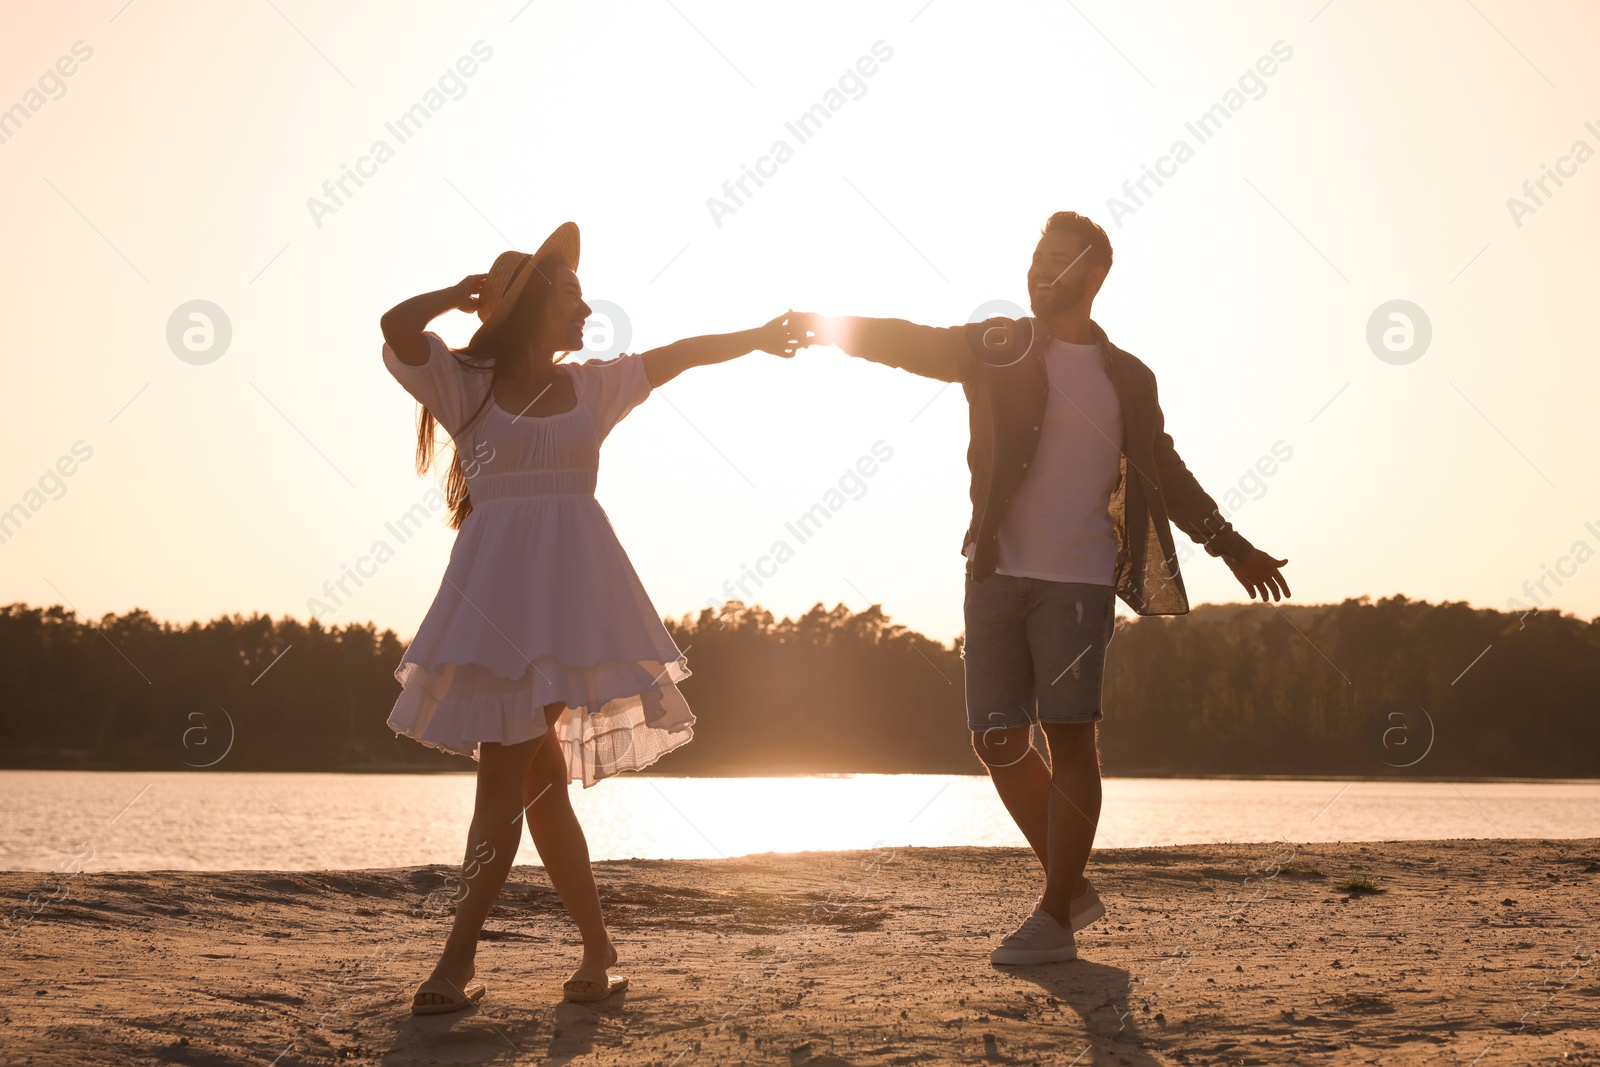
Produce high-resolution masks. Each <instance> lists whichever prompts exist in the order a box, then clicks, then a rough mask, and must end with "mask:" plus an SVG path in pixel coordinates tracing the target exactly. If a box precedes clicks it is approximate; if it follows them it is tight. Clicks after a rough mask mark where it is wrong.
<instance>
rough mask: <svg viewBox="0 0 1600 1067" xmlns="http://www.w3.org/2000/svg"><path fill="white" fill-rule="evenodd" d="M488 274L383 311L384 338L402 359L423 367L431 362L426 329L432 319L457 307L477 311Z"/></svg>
mask: <svg viewBox="0 0 1600 1067" xmlns="http://www.w3.org/2000/svg"><path fill="white" fill-rule="evenodd" d="M487 277H488V275H487V274H469V275H467V276H466V277H465V278H462V279H461V280H460V281H459V282H457V283H456V284H454V285H452V286H450V287H449V288H448V289H437V290H435V291H434V292H431V293H423V294H421V295H420V296H414V297H412V298H411V299H409V300H402V301H400V303H398V304H396V305H395V306H394V307H392V308H390V309H389V310H388V311H385V312H384V313H383V317H382V318H381V319H379V320H378V324H379V326H381V327H382V328H383V339H384V340H385V341H386V342H388V345H389V347H390V348H392V349H394V354H395V357H396V358H397V359H399V360H400V362H401V363H404V364H406V365H408V366H412V367H420V366H422V365H423V364H424V363H426V362H428V342H427V340H426V339H425V338H424V337H423V336H422V330H423V328H424V327H425V326H427V325H428V323H430V322H432V321H433V320H434V319H436V318H438V317H439V316H440V315H443V314H444V313H445V312H446V311H449V310H451V309H452V308H454V309H455V310H457V311H466V312H469V313H475V312H476V311H477V310H478V294H479V293H480V292H482V291H483V280H484V279H485V278H487Z"/></svg>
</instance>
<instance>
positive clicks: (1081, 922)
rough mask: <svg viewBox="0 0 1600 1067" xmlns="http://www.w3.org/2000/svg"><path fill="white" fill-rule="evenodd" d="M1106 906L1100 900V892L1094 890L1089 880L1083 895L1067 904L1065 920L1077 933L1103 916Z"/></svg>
mask: <svg viewBox="0 0 1600 1067" xmlns="http://www.w3.org/2000/svg"><path fill="white" fill-rule="evenodd" d="M1105 914H1106V906H1105V904H1104V903H1102V902H1101V900H1100V894H1099V893H1096V892H1095V891H1094V883H1093V882H1089V883H1088V888H1087V889H1085V890H1084V891H1083V895H1082V896H1079V897H1077V898H1076V899H1074V900H1073V902H1072V903H1071V904H1070V905H1068V913H1067V922H1068V923H1070V924H1071V926H1072V932H1073V933H1077V932H1078V931H1079V930H1082V929H1083V928H1084V927H1085V926H1088V925H1089V924H1090V923H1092V922H1098V921H1100V920H1101V919H1103V918H1105Z"/></svg>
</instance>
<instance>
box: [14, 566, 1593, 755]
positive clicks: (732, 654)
mask: <svg viewBox="0 0 1600 1067" xmlns="http://www.w3.org/2000/svg"><path fill="white" fill-rule="evenodd" d="M667 626H668V629H669V631H670V632H671V633H672V636H673V639H674V640H675V641H676V642H677V644H678V647H679V648H682V649H685V650H687V654H688V659H689V666H690V669H691V670H692V671H693V675H692V677H690V678H689V679H688V680H686V681H685V682H684V683H683V686H682V689H683V692H684V695H685V697H686V698H687V699H688V701H689V704H690V706H691V707H692V708H693V709H694V712H695V715H696V718H697V722H696V724H695V740H694V742H693V743H692V744H689V745H687V746H685V747H683V748H681V749H679V750H678V751H676V752H674V753H672V754H670V755H669V756H667V757H665V758H664V759H663V760H662V761H661V762H660V763H658V764H657V765H656V767H655V768H654V770H656V771H658V772H660V773H663V774H682V775H744V774H796V773H800V774H825V773H852V772H857V773H912V772H916V773H981V771H982V767H981V765H980V764H979V763H978V762H977V760H976V757H975V756H974V755H973V754H972V750H971V745H970V736H969V734H968V733H967V730H966V726H965V714H964V710H963V708H964V701H963V676H962V660H961V649H960V642H959V640H958V641H956V642H955V643H953V644H951V645H945V644H942V643H940V642H938V641H935V640H932V639H930V638H928V637H925V636H923V635H922V634H919V633H916V632H914V631H911V630H908V629H907V628H906V627H904V626H900V625H898V624H895V623H894V622H892V621H891V619H890V618H889V616H887V615H886V614H884V612H883V610H882V609H881V607H878V606H873V607H870V608H868V609H866V610H865V611H860V612H852V611H850V610H849V609H847V608H845V607H844V606H843V605H839V606H836V607H834V608H832V609H828V608H826V607H824V606H823V605H821V604H818V605H817V606H815V607H813V608H812V609H811V610H810V611H808V612H806V613H805V614H804V615H801V616H800V617H799V618H783V619H778V618H775V617H774V616H773V615H772V614H771V613H770V612H768V611H766V610H764V609H762V608H761V607H759V606H755V605H745V604H741V603H738V602H730V603H729V604H727V605H724V607H723V609H722V610H720V611H712V610H711V609H709V608H708V609H706V610H704V611H702V612H700V613H699V614H698V615H692V616H685V617H683V618H681V619H676V620H667ZM404 651H405V645H404V644H403V643H402V642H401V641H400V640H399V639H398V638H397V637H396V636H395V634H394V633H393V632H392V631H389V630H384V631H382V632H379V631H377V630H376V628H375V627H373V626H372V625H371V624H356V623H351V624H347V625H344V626H332V627H324V626H323V625H322V624H321V623H319V622H317V621H316V620H312V621H310V622H304V623H303V622H300V621H299V620H296V619H293V618H287V617H285V618H280V619H276V620H274V619H272V618H271V617H269V616H265V615H251V616H250V617H248V618H246V617H242V616H238V615H234V616H230V617H224V618H218V619H213V620H212V621H210V622H207V623H205V624H200V623H189V624H187V625H177V624H173V623H167V622H158V621H156V620H155V619H152V618H151V617H150V616H149V615H148V614H147V613H145V612H143V611H133V612H129V613H127V614H125V615H106V616H104V617H103V618H101V619H99V620H97V621H89V620H84V619H79V618H78V617H77V615H76V614H75V613H74V612H72V611H70V610H67V609H64V608H62V607H60V606H52V607H46V608H36V607H29V606H27V605H23V604H12V605H9V606H7V607H4V608H0V670H3V671H4V675H3V677H4V678H5V679H6V683H5V685H4V687H3V689H0V693H3V695H0V751H3V755H0V765H4V766H5V767H9V768H99V769H184V768H186V767H188V768H194V769H196V770H201V769H212V770H274V771H287V770H304V771H312V770H315V771H362V770H369V771H380V770H381V771H400V770H433V769H457V770H470V769H471V768H472V767H473V763H472V761H471V760H469V759H466V758H464V757H456V756H449V755H446V754H444V753H440V752H437V751H434V750H432V749H428V748H424V747H423V746H421V745H419V744H417V743H416V742H414V741H412V740H410V739H409V738H397V737H395V735H394V734H393V733H392V732H391V731H390V730H389V728H388V727H387V725H386V724H385V720H386V718H387V716H388V712H389V709H390V707H391V706H392V705H393V703H394V699H395V697H396V695H397V693H398V691H399V686H398V683H397V682H396V681H395V679H394V674H393V672H394V668H395V667H396V666H397V665H398V663H399V661H400V657H401V655H402V654H403V652H404ZM1597 710H1600V619H1595V620H1592V621H1589V622H1585V621H1583V620H1581V619H1577V618H1574V617H1572V616H1569V615H1561V614H1557V613H1551V612H1539V613H1531V614H1524V615H1518V614H1512V613H1505V612H1499V611H1494V610H1489V609H1482V608H1473V607H1470V606H1468V605H1466V604H1460V603H1442V604H1429V603H1426V602H1422V601H1413V600H1408V599H1406V598H1404V597H1398V596H1397V597H1390V598H1386V599H1382V600H1378V601H1376V602H1373V601H1371V600H1369V599H1368V598H1365V597H1362V598H1358V599H1352V600H1346V601H1344V602H1343V603H1340V604H1328V605H1311V606H1305V605H1294V606H1287V605H1284V606H1278V605H1270V606H1269V605H1258V604H1239V605H1203V606H1201V607H1199V608H1197V609H1196V610H1195V611H1194V612H1193V613H1191V614H1190V615H1188V616H1183V617H1176V618H1165V617H1152V618H1142V619H1130V620H1124V621H1123V623H1122V625H1120V626H1119V628H1118V630H1117V633H1116V636H1115V637H1114V638H1113V640H1112V643H1111V648H1110V650H1109V654H1108V664H1107V672H1106V679H1105V716H1106V722H1105V724H1104V726H1103V728H1102V731H1101V742H1100V743H1101V752H1102V758H1103V762H1104V766H1105V770H1106V773H1108V774H1124V775H1139V774H1239V775H1276V774H1286V775H1287V774H1293V775H1304V774H1356V775H1413V776H1454V775H1460V776H1499V775H1504V776H1530V777H1541V776H1545V777H1593V776H1597V775H1600V716H1597V715H1596V711H1597Z"/></svg>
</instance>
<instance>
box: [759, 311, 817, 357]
mask: <svg viewBox="0 0 1600 1067" xmlns="http://www.w3.org/2000/svg"><path fill="white" fill-rule="evenodd" d="M801 317H802V316H801V315H799V314H797V313H795V312H793V311H786V312H784V313H783V314H782V315H779V316H778V317H777V318H775V319H773V320H772V321H771V322H769V323H767V324H766V325H765V326H758V327H756V328H755V329H754V330H752V331H751V333H752V334H753V335H754V337H753V338H752V340H753V341H754V347H755V348H758V349H760V350H761V351H763V352H770V353H772V354H773V355H775V356H782V357H783V358H784V359H791V358H793V356H794V354H795V351H796V350H797V349H801V348H804V347H805V346H806V345H807V344H810V343H811V342H809V341H807V340H806V338H805V335H804V334H803V333H800V332H798V331H797V329H796V326H795V322H796V320H797V319H799V318H801Z"/></svg>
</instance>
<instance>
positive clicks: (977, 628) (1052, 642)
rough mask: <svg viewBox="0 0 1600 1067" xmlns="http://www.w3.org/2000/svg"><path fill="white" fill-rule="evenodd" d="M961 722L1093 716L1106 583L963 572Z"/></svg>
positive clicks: (1106, 612)
mask: <svg viewBox="0 0 1600 1067" xmlns="http://www.w3.org/2000/svg"><path fill="white" fill-rule="evenodd" d="M965 609H966V622H967V637H966V643H965V645H964V646H963V647H962V651H961V655H962V658H963V659H964V660H965V661H966V673H967V725H968V727H970V728H971V730H972V732H973V733H981V732H982V731H984V730H989V729H994V728H996V727H1000V728H1004V727H1011V726H1027V725H1029V724H1031V723H1035V722H1099V721H1100V719H1101V710H1100V683H1101V679H1102V677H1103V676H1104V674H1105V661H1106V646H1107V645H1108V644H1109V643H1110V642H1111V633H1112V630H1113V628H1114V627H1115V625H1116V591H1115V590H1114V589H1112V587H1111V586H1109V585H1087V584H1082V583H1078V582H1049V581H1045V580H1043V579H1041V578H1017V577H1014V576H1012V575H1009V574H991V575H990V576H989V577H987V578H985V579H984V580H983V581H981V582H979V581H974V580H973V579H972V577H971V576H970V575H969V576H968V577H967V592H966V605H965Z"/></svg>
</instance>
